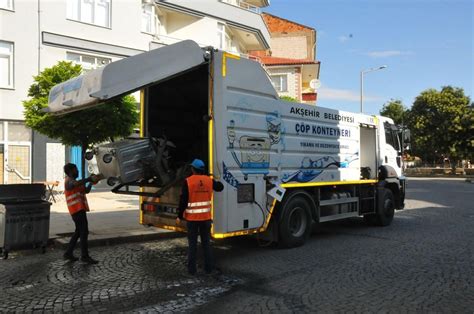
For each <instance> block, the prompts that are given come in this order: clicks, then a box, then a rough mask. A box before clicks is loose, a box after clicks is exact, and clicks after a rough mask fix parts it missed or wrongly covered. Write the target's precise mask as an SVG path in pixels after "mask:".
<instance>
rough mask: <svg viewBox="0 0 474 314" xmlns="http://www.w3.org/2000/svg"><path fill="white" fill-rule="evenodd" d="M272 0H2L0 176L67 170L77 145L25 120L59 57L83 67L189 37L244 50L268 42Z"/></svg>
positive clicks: (33, 176) (27, 178)
mask: <svg viewBox="0 0 474 314" xmlns="http://www.w3.org/2000/svg"><path fill="white" fill-rule="evenodd" d="M268 5H269V3H268V0H248V1H245V2H244V1H240V0H222V1H218V0H199V1H195V0H143V1H139V0H56V1H50V0H35V1H31V0H0V184H2V183H28V182H33V181H45V180H47V181H52V180H58V179H60V178H62V167H61V165H60V164H59V165H58V163H64V161H65V160H71V159H72V158H71V156H69V155H71V154H72V153H70V152H69V149H66V148H65V147H63V146H62V145H61V144H60V143H57V142H55V141H54V140H51V139H48V138H45V137H44V136H42V135H41V134H38V133H36V132H31V130H29V129H28V128H26V127H25V125H24V117H23V105H22V101H24V100H26V99H27V98H28V97H27V93H28V88H29V86H30V85H31V84H32V83H33V76H34V75H37V74H38V73H40V72H41V71H42V70H43V69H45V68H47V67H51V66H53V65H55V64H56V63H57V62H58V61H62V60H70V61H73V62H76V63H79V64H81V65H82V66H83V68H84V69H85V70H88V69H92V68H96V67H99V66H101V65H104V64H107V63H110V62H113V61H116V60H119V59H121V58H124V57H127V56H131V55H135V54H138V53H141V52H144V51H148V50H151V49H155V48H158V47H161V46H163V45H169V44H172V43H175V42H178V41H181V40H184V39H192V40H194V41H196V42H197V43H198V44H200V45H201V46H203V47H204V46H214V47H216V48H220V49H224V50H228V51H231V52H233V53H238V54H243V55H246V54H248V53H249V51H252V50H266V49H269V41H270V35H269V32H268V30H267V27H266V25H265V23H264V21H263V19H262V16H261V12H260V9H261V8H262V7H265V6H268Z"/></svg>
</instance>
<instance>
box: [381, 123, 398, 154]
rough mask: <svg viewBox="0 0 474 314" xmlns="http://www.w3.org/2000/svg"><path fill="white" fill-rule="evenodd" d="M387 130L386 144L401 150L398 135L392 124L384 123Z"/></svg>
mask: <svg viewBox="0 0 474 314" xmlns="http://www.w3.org/2000/svg"><path fill="white" fill-rule="evenodd" d="M384 128H385V143H387V144H388V145H391V146H392V147H393V148H395V150H397V151H399V150H400V145H399V141H398V134H397V131H396V129H394V126H393V125H392V124H390V123H387V122H386V123H384Z"/></svg>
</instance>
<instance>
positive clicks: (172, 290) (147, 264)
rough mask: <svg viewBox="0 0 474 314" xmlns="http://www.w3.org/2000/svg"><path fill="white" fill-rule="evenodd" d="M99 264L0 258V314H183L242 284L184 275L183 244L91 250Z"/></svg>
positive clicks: (54, 257)
mask: <svg viewBox="0 0 474 314" xmlns="http://www.w3.org/2000/svg"><path fill="white" fill-rule="evenodd" d="M91 255H92V256H93V257H94V258H97V259H98V260H100V263H99V264H97V265H85V264H81V263H80V262H75V263H71V262H66V261H64V260H62V251H50V252H48V253H47V254H45V255H38V254H36V255H27V256H18V257H16V258H12V259H8V260H0V274H1V275H0V290H1V291H2V293H1V294H0V312H25V311H26V312H33V311H39V312H81V313H83V312H103V311H104V312H124V311H126V312H150V311H154V312H156V311H159V312H167V311H168V312H169V311H173V312H184V311H189V310H191V309H193V308H194V307H196V306H198V305H201V304H204V303H205V302H207V301H209V299H212V298H213V297H215V296H218V295H220V294H222V293H224V292H226V291H227V290H229V289H230V288H231V287H232V286H234V285H236V284H238V283H239V282H240V280H238V279H237V278H232V277H229V276H223V275H220V276H213V277H212V276H205V275H198V276H188V275H187V274H186V268H185V260H186V240H185V239H173V240H166V241H155V242H147V243H136V244H127V245H120V246H110V247H102V248H100V249H99V248H97V249H93V250H92V252H91Z"/></svg>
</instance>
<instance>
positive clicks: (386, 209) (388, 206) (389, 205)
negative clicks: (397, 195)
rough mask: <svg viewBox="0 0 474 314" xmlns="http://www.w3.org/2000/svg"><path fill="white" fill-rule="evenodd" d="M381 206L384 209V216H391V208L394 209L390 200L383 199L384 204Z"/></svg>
mask: <svg viewBox="0 0 474 314" xmlns="http://www.w3.org/2000/svg"><path fill="white" fill-rule="evenodd" d="M383 205H384V206H383V207H384V212H385V215H387V216H391V215H392V212H393V208H394V206H393V201H392V199H390V198H388V199H385V202H384V204H383Z"/></svg>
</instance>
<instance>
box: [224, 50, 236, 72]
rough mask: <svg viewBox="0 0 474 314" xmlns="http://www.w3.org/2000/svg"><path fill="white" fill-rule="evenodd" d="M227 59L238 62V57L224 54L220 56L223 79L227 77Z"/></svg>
mask: <svg viewBox="0 0 474 314" xmlns="http://www.w3.org/2000/svg"><path fill="white" fill-rule="evenodd" d="M227 58H231V59H235V60H240V56H237V55H234V54H232V53H228V52H224V53H223V54H222V77H225V76H226V75H227V62H226V59H227Z"/></svg>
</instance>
